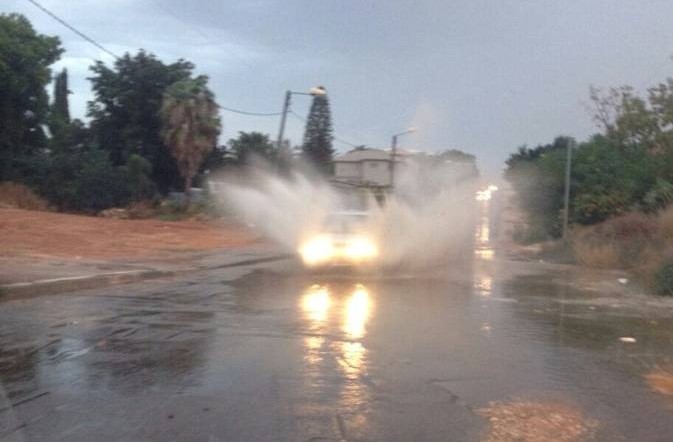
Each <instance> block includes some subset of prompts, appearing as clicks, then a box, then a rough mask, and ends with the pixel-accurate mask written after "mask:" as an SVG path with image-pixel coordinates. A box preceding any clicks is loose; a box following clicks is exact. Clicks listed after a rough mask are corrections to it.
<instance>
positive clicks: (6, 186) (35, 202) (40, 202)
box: [0, 182, 49, 211]
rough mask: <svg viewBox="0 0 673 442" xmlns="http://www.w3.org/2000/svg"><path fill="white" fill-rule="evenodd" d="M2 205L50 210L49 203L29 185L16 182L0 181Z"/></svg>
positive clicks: (0, 202)
mask: <svg viewBox="0 0 673 442" xmlns="http://www.w3.org/2000/svg"><path fill="white" fill-rule="evenodd" d="M0 206H8V207H15V208H17V209H26V210H41V211H47V210H49V204H47V202H46V201H45V200H44V199H42V198H40V197H39V196H37V195H36V194H35V192H33V191H32V190H31V189H30V188H29V187H27V186H24V185H23V184H16V183H10V182H6V183H0Z"/></svg>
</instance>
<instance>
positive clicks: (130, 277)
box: [0, 254, 291, 301]
mask: <svg viewBox="0 0 673 442" xmlns="http://www.w3.org/2000/svg"><path fill="white" fill-rule="evenodd" d="M290 256H291V255H287V254H279V255H273V256H266V257H261V258H252V259H243V260H240V261H233V262H230V263H225V264H220V265H215V266H203V267H190V268H179V269H175V270H158V269H148V270H124V271H118V272H109V273H98V274H93V275H82V276H71V277H63V278H51V279H42V280H38V281H30V282H16V283H11V284H4V285H0V301H6V300H9V299H16V298H19V297H24V296H25V297H30V296H40V295H47V294H58V293H64V292H69V291H79V290H86V289H93V288H101V287H108V286H111V285H119V284H129V283H133V282H139V281H145V280H149V279H157V278H165V277H172V276H177V275H182V274H187V273H192V272H198V271H206V270H214V269H225V268H228V267H241V266H247V265H255V264H263V263H266V262H273V261H279V260H281V259H286V258H289V257H290Z"/></svg>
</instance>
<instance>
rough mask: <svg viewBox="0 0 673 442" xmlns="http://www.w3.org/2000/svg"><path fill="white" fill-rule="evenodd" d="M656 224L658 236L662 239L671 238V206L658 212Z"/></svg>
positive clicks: (672, 235) (672, 223)
mask: <svg viewBox="0 0 673 442" xmlns="http://www.w3.org/2000/svg"><path fill="white" fill-rule="evenodd" d="M657 224H658V228H659V236H660V237H661V238H662V239H668V240H673V206H672V207H669V208H668V209H666V210H664V211H663V212H660V213H659V216H658V217H657Z"/></svg>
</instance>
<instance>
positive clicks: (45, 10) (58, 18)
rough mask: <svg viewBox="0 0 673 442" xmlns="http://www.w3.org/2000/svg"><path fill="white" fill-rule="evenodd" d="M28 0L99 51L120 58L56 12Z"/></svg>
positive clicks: (32, 0) (33, 0)
mask: <svg viewBox="0 0 673 442" xmlns="http://www.w3.org/2000/svg"><path fill="white" fill-rule="evenodd" d="M28 1H29V2H30V3H32V4H33V5H35V6H36V7H37V8H39V9H41V10H42V11H43V12H44V13H46V14H47V15H49V16H50V17H51V18H53V19H54V20H56V21H57V22H59V23H60V24H62V25H63V26H65V27H66V28H68V29H70V30H71V31H72V32H74V33H75V34H77V35H79V36H80V37H82V38H83V39H84V40H86V41H88V42H89V43H91V44H92V45H94V46H96V47H97V48H98V49H100V50H101V51H103V52H105V53H107V54H109V55H111V56H112V57H114V58H116V59H117V60H119V59H120V57H119V56H118V55H117V54H115V53H114V52H112V51H111V50H109V49H107V48H105V47H104V46H103V45H101V44H100V43H98V42H97V41H96V40H94V39H93V38H91V37H89V36H88V35H86V34H84V33H83V32H80V31H79V30H77V29H76V28H75V27H74V26H72V25H71V24H69V23H68V22H66V21H65V20H63V19H62V18H61V17H59V16H57V15H56V14H54V13H53V12H51V11H50V10H49V9H47V8H45V7H44V6H42V5H41V4H39V3H38V2H36V1H35V0H28Z"/></svg>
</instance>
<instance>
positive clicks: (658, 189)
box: [642, 178, 673, 212]
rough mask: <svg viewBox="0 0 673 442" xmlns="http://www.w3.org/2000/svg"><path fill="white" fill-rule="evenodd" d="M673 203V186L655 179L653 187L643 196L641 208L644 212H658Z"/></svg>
mask: <svg viewBox="0 0 673 442" xmlns="http://www.w3.org/2000/svg"><path fill="white" fill-rule="evenodd" d="M672 202H673V184H671V183H669V182H668V181H666V180H663V179H661V178H657V182H656V184H655V185H654V187H653V188H652V189H651V190H650V191H649V192H647V193H646V194H645V197H644V198H643V202H642V207H643V210H645V211H646V212H658V211H659V210H661V209H663V208H664V207H666V206H668V205H669V204H671V203H672Z"/></svg>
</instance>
